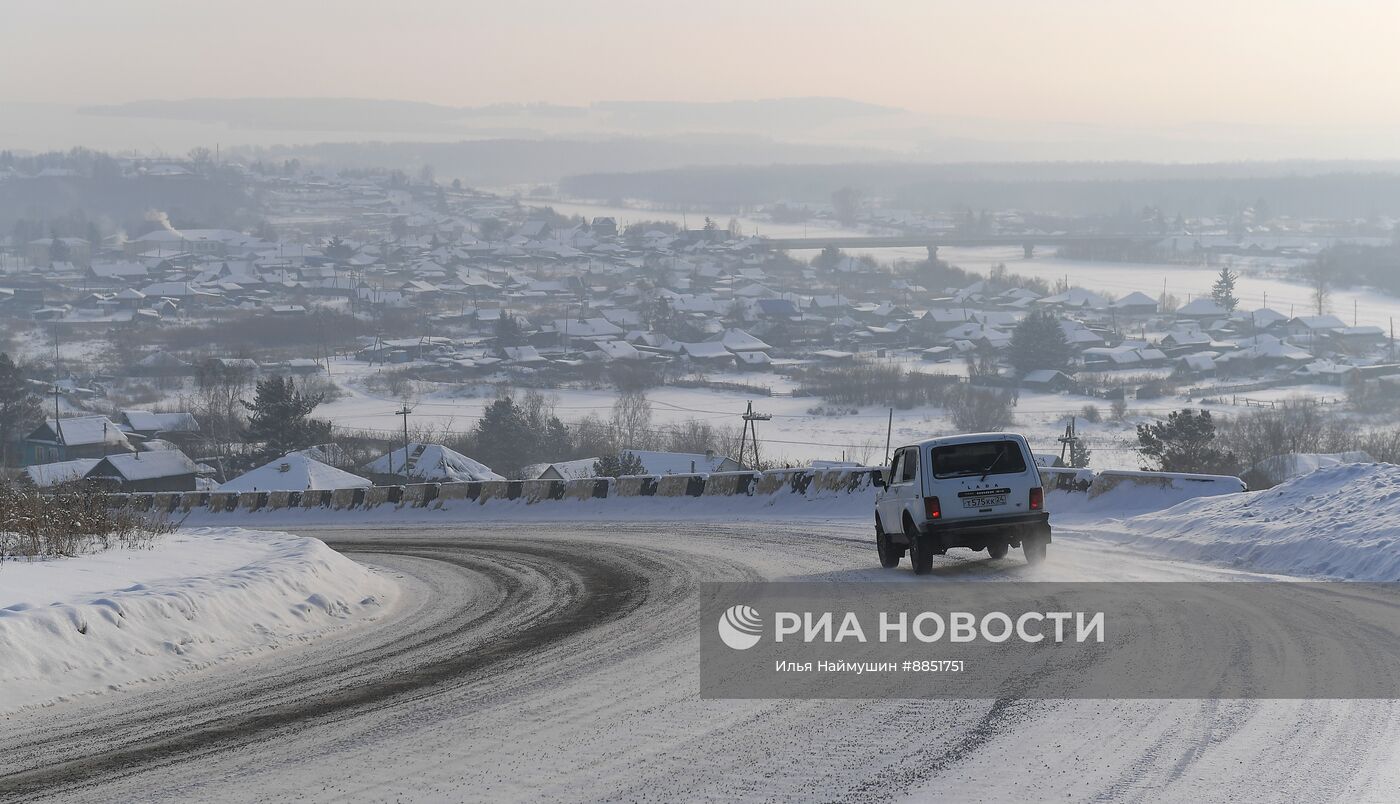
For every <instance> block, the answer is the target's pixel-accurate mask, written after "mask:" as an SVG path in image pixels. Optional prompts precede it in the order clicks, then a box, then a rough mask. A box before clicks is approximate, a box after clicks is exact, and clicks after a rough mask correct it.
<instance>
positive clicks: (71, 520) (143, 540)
mask: <svg viewBox="0 0 1400 804" xmlns="http://www.w3.org/2000/svg"><path fill="white" fill-rule="evenodd" d="M172 529H173V526H172V525H171V524H170V523H169V522H168V519H167V517H166V516H164V515H162V514H156V513H139V512H136V511H129V510H126V509H112V508H109V507H108V505H107V499H106V497H105V495H104V494H103V493H102V492H101V490H100V489H98V488H97V487H95V486H93V485H92V484H89V483H76V484H70V485H65V486H60V487H57V488H55V489H52V490H43V491H40V490H36V489H28V488H22V487H19V486H15V485H8V484H7V485H0V562H4V560H5V559H16V558H43V557H58V556H74V555H80V554H82V553H90V552H94V551H97V550H106V549H108V548H110V547H113V546H116V545H120V546H122V547H134V548H141V547H146V546H149V545H150V544H151V542H152V541H154V540H155V538H156V537H157V536H159V535H160V534H162V533H166V532H168V531H170V530H172Z"/></svg>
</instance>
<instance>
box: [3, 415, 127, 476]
mask: <svg viewBox="0 0 1400 804" xmlns="http://www.w3.org/2000/svg"><path fill="white" fill-rule="evenodd" d="M135 451H136V448H135V447H133V446H132V445H131V442H130V441H128V440H127V437H126V433H124V432H122V429H121V428H120V427H118V426H117V425H116V424H115V423H114V422H112V420H111V419H108V418H107V417H106V416H75V417H72V418H68V419H48V420H46V421H45V422H44V423H43V424H41V425H39V426H38V427H36V428H35V429H34V430H33V431H32V432H30V433H29V435H27V436H25V438H24V444H23V461H24V463H25V465H34V464H42V463H55V462H58V461H71V460H74V459H77V458H105V457H107V456H108V455H115V454H120V453H127V452H135Z"/></svg>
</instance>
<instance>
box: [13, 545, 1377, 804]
mask: <svg viewBox="0 0 1400 804" xmlns="http://www.w3.org/2000/svg"><path fill="white" fill-rule="evenodd" d="M305 530H306V535H315V536H317V537H319V538H322V539H324V540H326V541H327V543H329V544H331V545H332V546H334V547H336V548H337V549H340V550H342V551H344V552H346V553H348V554H350V555H351V556H352V557H354V558H356V559H358V560H361V561H363V562H366V563H369V564H373V565H376V566H379V567H384V568H387V569H389V570H391V571H393V572H394V573H396V574H397V575H399V576H401V586H402V588H403V591H402V594H401V595H400V599H399V601H398V604H397V607H396V608H395V610H394V611H392V612H388V613H386V615H385V616H384V617H383V618H382V619H381V620H380V621H379V622H377V623H375V624H373V625H371V626H369V627H367V628H365V629H362V630H359V631H357V632H356V633H355V635H354V637H353V638H352V639H346V640H336V639H331V640H322V641H321V642H318V643H312V644H310V645H307V646H305V647H303V648H297V649H293V650H289V651H282V652H279V653H278V654H276V655H270V656H266V657H255V658H253V659H250V660H249V661H247V662H240V663H239V664H237V665H236V666H232V667H224V668H211V669H209V670H208V671H204V672H200V673H195V674H190V675H185V676H181V677H179V678H176V679H172V680H170V681H168V682H164V683H160V684H158V685H154V686H151V687H149V688H146V689H142V690H139V691H134V692H132V693H130V694H127V695H121V696H107V697H105V698H103V699H101V700H79V701H74V702H71V703H66V704H62V705H59V706H56V707H52V708H49V709H44V710H30V711H26V712H21V713H17V714H16V715H14V716H11V717H10V718H8V719H7V720H5V721H4V724H5V728H4V730H3V731H0V757H3V758H4V763H3V765H0V798H3V799H16V800H26V801H30V800H35V799H43V798H45V797H49V798H55V799H57V798H61V799H64V800H94V801H115V800H181V801H183V800H196V799H220V800H260V801H261V800H276V799H292V798H296V799H302V800H305V799H309V800H322V801H330V800H346V799H351V800H399V799H405V800H445V801H459V800H501V799H512V798H514V799H520V798H530V799H541V798H544V799H564V800H579V799H584V800H597V799H612V800H658V801H673V800H678V799H680V800H693V799H698V798H712V799H719V800H733V799H743V798H748V799H765V800H767V799H780V800H783V799H785V800H809V799H814V798H820V799H827V800H831V799H836V800H869V799H889V798H915V799H935V798H936V799H942V800H951V801H982V800H985V801H1005V800H1017V801H1026V800H1049V799H1057V800H1113V801H1117V800H1154V801H1157V800H1181V801H1185V800H1191V801H1215V800H1251V801H1256V800H1278V801H1297V800H1345V801H1390V800H1393V794H1394V791H1395V790H1396V789H1397V786H1400V704H1397V703H1394V702H1373V701H1356V702H1353V701H1247V700H1224V701H1209V700H1206V701H1098V700H1090V701H1058V700H1056V701H1042V700H1016V699H1005V700H966V701H947V700H937V701H909V700H893V701H886V700H875V701H713V700H701V699H700V698H699V697H698V692H697V690H698V679H697V671H696V668H697V658H696V653H697V650H698V640H697V638H696V633H695V619H694V618H695V604H696V599H697V598H696V594H695V591H696V584H697V583H699V582H700V581H709V580H751V579H752V580H757V579H801V580H808V581H833V582H845V581H856V580H863V581H882V582H891V583H926V582H927V583H936V582H938V580H939V579H940V578H942V579H959V580H973V579H980V580H987V581H1015V580H1021V579H1032V578H1034V579H1036V580H1066V581H1069V580H1094V581H1103V580H1124V581H1139V580H1140V581H1148V580H1151V581H1163V580H1230V579H1234V578H1238V577H1239V573H1237V572H1233V571H1231V570H1226V569H1219V568H1211V567H1205V566H1201V565H1196V564H1191V563H1184V562H1176V561H1163V560H1154V559H1149V558H1144V557H1142V556H1140V555H1138V554H1135V553H1132V552H1128V551H1125V550H1122V549H1119V548H1114V547H1112V546H1108V545H1105V544H1103V543H1101V542H1088V541H1083V540H1080V539H1076V538H1075V537H1074V535H1073V534H1070V533H1068V532H1057V534H1056V543H1055V545H1054V546H1053V547H1052V548H1051V561H1050V562H1049V563H1048V564H1047V565H1045V566H1043V567H1039V568H1036V569H1031V568H1029V567H1027V566H1025V565H1024V564H1023V563H1022V562H1021V560H1020V558H1019V556H1017V555H1013V557H1012V558H1009V559H1006V560H1003V561H991V560H988V559H986V557H985V554H977V555H976V556H974V555H973V554H969V553H963V554H962V555H961V556H959V555H951V556H948V557H946V558H943V559H940V560H939V564H938V565H937V566H936V568H935V572H934V574H933V577H931V578H927V579H925V578H919V579H916V578H915V577H914V576H913V574H912V573H910V572H909V571H908V568H907V564H906V565H905V567H903V568H901V569H900V570H897V571H884V570H880V569H879V568H878V566H877V565H876V563H875V557H874V549H873V547H872V546H871V544H870V541H869V534H868V533H867V529H866V528H865V527H864V525H863V524H832V523H827V524H811V525H777V524H774V523H763V524H758V525H718V524H714V523H706V524H671V525H667V524H657V523H626V524H593V523H589V524H584V525H568V524H548V523H531V524H528V525H523V526H522V525H519V524H517V525H502V524H493V525H475V526H470V527H453V528H438V529H425V528H423V527H415V528H404V529H394V528H391V527H387V526H386V527H380V528H376V529H374V530H372V531H351V530H314V531H313V530H312V529H310V528H307V529H305Z"/></svg>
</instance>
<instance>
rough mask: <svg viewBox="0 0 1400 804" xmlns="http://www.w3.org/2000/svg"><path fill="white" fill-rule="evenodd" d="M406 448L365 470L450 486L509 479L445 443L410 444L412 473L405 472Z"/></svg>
mask: <svg viewBox="0 0 1400 804" xmlns="http://www.w3.org/2000/svg"><path fill="white" fill-rule="evenodd" d="M404 454H405V453H404V448H403V447H399V448H398V449H396V450H394V451H393V452H390V453H388V454H386V455H380V456H379V457H378V458H375V459H374V460H373V461H370V462H369V463H367V464H365V465H364V466H363V467H362V468H363V469H364V470H365V471H367V472H372V473H374V474H381V475H405V476H407V477H408V478H410V479H412V480H419V481H423V482H426V483H450V482H462V481H471V480H505V478H504V477H502V476H500V475H498V474H496V473H495V472H493V471H491V468H490V467H489V466H487V465H485V464H483V463H481V462H479V461H474V460H472V459H471V458H468V457H467V456H465V455H463V454H462V453H460V452H457V451H456V450H452V449H448V448H447V447H444V446H442V445H441V444H421V443H417V442H414V443H410V444H409V445H408V452H407V455H408V471H407V472H405V471H404Z"/></svg>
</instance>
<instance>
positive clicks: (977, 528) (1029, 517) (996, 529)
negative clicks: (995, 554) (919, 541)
mask: <svg viewBox="0 0 1400 804" xmlns="http://www.w3.org/2000/svg"><path fill="white" fill-rule="evenodd" d="M919 532H920V533H922V534H924V535H925V536H927V537H930V538H931V539H933V540H934V544H935V545H937V546H938V547H940V548H943V549H946V548H949V547H971V548H973V549H974V550H980V549H982V548H984V547H986V546H987V545H988V544H989V543H991V542H1008V543H1011V544H1018V543H1019V542H1020V541H1021V539H1022V538H1023V537H1025V536H1030V535H1036V536H1040V537H1043V538H1044V539H1045V541H1046V542H1049V541H1050V514H1049V512H1047V511H1030V512H1027V513H1023V514H1007V515H1004V516H989V517H983V518H980V519H979V518H975V517H966V518H963V519H948V520H942V521H933V522H925V523H924V524H923V525H921V526H920V527H919Z"/></svg>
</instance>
